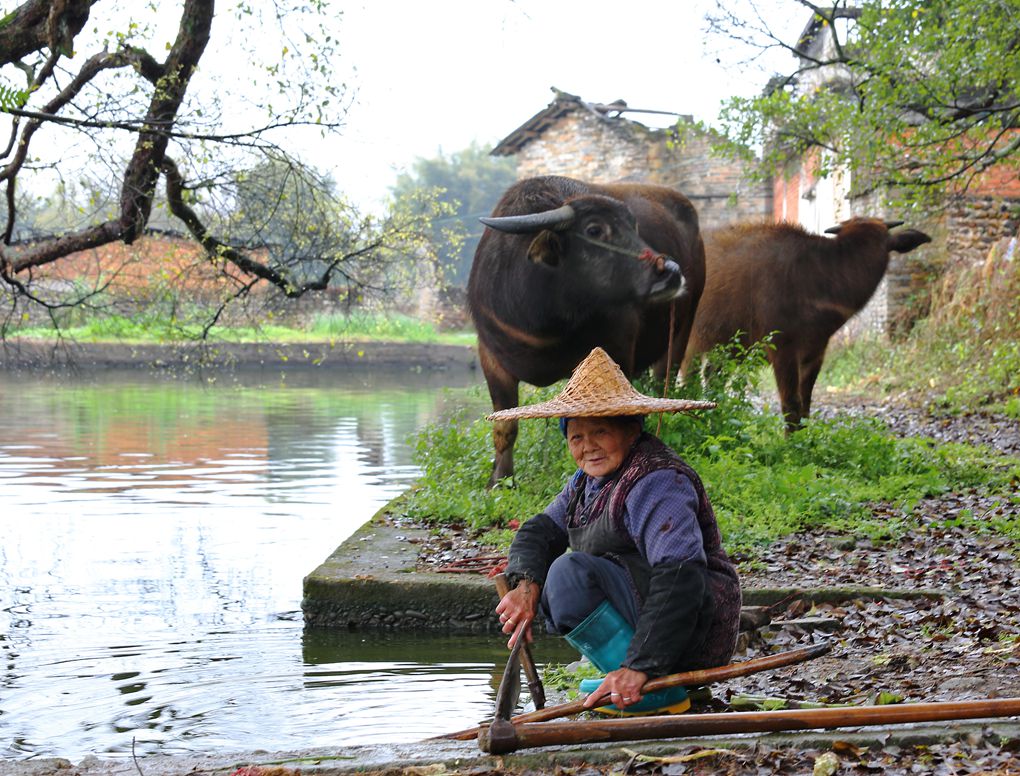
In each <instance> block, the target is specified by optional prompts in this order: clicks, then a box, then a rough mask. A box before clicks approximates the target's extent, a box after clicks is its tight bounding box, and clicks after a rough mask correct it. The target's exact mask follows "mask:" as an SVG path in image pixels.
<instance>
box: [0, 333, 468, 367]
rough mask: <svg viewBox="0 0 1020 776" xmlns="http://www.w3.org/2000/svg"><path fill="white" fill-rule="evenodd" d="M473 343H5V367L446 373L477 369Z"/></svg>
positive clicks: (1, 346) (0, 348)
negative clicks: (392, 369)
mask: <svg viewBox="0 0 1020 776" xmlns="http://www.w3.org/2000/svg"><path fill="white" fill-rule="evenodd" d="M477 360H478V357H477V354H476V352H475V349H474V348H473V347H471V346H469V345H441V344H436V343H414V342H339V341H332V342H329V341H322V342H289V343H257V342H183V343H172V344H166V345H161V344H135V343H109V342H72V341H69V340H60V341H39V340H19V339H10V340H6V341H2V342H0V368H3V369H8V370H13V369H25V370H31V369H47V370H51V369H54V368H73V369H104V368H110V367H144V368H155V369H168V370H173V369H179V370H193V369H202V368H208V369H217V368H237V369H242V368H269V367H286V368H288V369H292V368H301V367H352V366H369V367H400V368H403V369H413V368H421V369H428V370H443V369H454V368H459V369H463V368H470V369H474V368H475V367H476V366H477Z"/></svg>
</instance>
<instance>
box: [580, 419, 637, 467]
mask: <svg viewBox="0 0 1020 776" xmlns="http://www.w3.org/2000/svg"><path fill="white" fill-rule="evenodd" d="M640 434H641V427H640V426H639V425H638V424H636V423H621V422H620V421H618V420H616V419H615V418H571V419H570V420H569V421H567V445H568V446H569V447H570V454H571V455H572V456H574V460H575V461H577V465H578V467H579V468H580V469H581V470H582V471H583V472H584V473H585V474H587V475H588V476H589V477H605V476H606V475H607V474H612V473H613V472H615V471H616V470H617V469H619V468H620V464H622V463H623V459H624V458H626V457H627V453H628V452H630V448H631V445H633V444H634V441H635V440H636V439H637V438H638V436H640Z"/></svg>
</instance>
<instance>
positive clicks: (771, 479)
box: [406, 345, 1020, 556]
mask: <svg viewBox="0 0 1020 776" xmlns="http://www.w3.org/2000/svg"><path fill="white" fill-rule="evenodd" d="M765 347H766V345H759V346H755V347H754V348H752V349H751V350H750V351H749V352H746V353H742V354H740V357H739V358H732V357H728V356H727V355H726V354H725V353H724V352H723V351H722V350H718V351H716V352H714V353H713V354H711V357H710V362H709V368H708V369H707V371H706V375H707V377H706V379H705V380H704V381H702V380H694V379H691V380H689V381H688V382H687V383H685V384H682V385H678V386H675V387H674V388H673V389H672V390H671V391H670V395H671V396H673V397H676V398H688V399H708V400H711V401H715V402H716V403H717V408H716V409H715V410H710V411H707V412H701V413H692V414H674V415H664V416H662V417H661V419H660V418H659V417H657V416H652V417H649V418H647V419H646V421H645V425H646V428H647V429H648V430H649V431H652V432H656V431H657V433H658V435H659V436H660V437H661V438H662V439H663V441H665V442H666V443H667V444H668V445H670V446H671V447H672V448H673V449H674V450H676V451H677V452H678V453H679V454H680V455H681V456H682V457H683V458H685V459H686V460H687V461H688V463H690V464H691V465H692V466H693V467H694V469H695V470H696V471H698V473H699V474H700V475H701V477H702V479H703V481H704V483H705V485H706V488H707V489H708V492H709V495H710V497H711V499H712V504H713V507H714V509H715V512H716V516H717V518H718V521H719V525H720V529H721V531H722V534H723V537H724V540H725V542H726V545H727V548H728V549H729V550H731V551H733V552H738V553H741V554H748V555H752V556H753V555H754V554H755V553H756V551H758V550H760V548H762V547H763V546H766V545H767V544H768V543H769V542H770V541H772V540H774V539H776V538H778V537H780V536H784V535H788V534H793V533H797V532H800V531H821V530H826V531H839V532H844V533H849V534H852V535H858V536H869V537H884V538H890V537H892V538H895V537H896V536H897V535H898V534H899V533H901V532H902V531H903V530H905V529H904V528H903V526H904V525H906V523H907V521H906V518H907V516H908V515H909V513H910V511H911V510H912V509H913V507H914V506H915V505H916V504H917V502H918V501H919V500H920V499H922V498H925V497H927V496H933V495H937V494H940V493H944V492H947V491H950V490H955V489H967V488H974V487H988V488H990V489H992V490H993V491H994V490H995V489H996V488H999V487H1002V488H1005V487H1006V486H1007V485H1008V483H1009V482H1010V481H1011V479H1012V478H1014V477H1017V476H1020V462H1017V461H1016V460H1013V459H1009V458H1004V457H1002V456H1000V455H997V454H995V453H994V452H991V451H988V450H985V449H980V448H975V447H971V446H967V445H962V444H946V443H938V444H936V443H935V442H934V441H932V440H927V439H919V438H906V439H903V438H899V437H896V436H895V435H893V434H892V433H891V432H890V431H889V429H888V428H887V427H886V426H885V425H884V424H883V423H882V422H881V421H878V420H874V419H867V418H863V419H862V418H852V417H845V416H840V417H837V418H834V419H831V420H809V421H807V422H806V424H805V426H804V428H803V429H802V430H800V431H798V432H797V433H795V434H792V435H790V436H786V434H785V433H784V425H783V420H782V418H781V417H780V416H779V415H778V414H777V413H775V412H773V411H771V410H769V409H768V408H767V407H762V406H760V404H761V403H760V401H759V400H758V399H757V397H758V396H759V394H760V388H761V386H760V381H761V379H762V377H763V375H765V374H766V372H765V370H764V369H763V364H764V348H765ZM636 386H637V388H638V389H639V390H641V391H642V392H644V393H647V394H649V395H661V393H662V391H663V386H662V383H661V382H658V383H656V382H655V381H653V380H651V379H642V380H638V381H636ZM561 387H562V386H560V385H557V386H552V387H550V388H546V389H542V390H535V391H532V392H530V393H529V394H527V395H526V397H525V401H526V402H529V403H531V402H536V401H543V400H545V399H548V398H551V397H552V396H554V395H555V394H556V393H558V391H559V390H560V388H561ZM490 433H491V425H490V424H489V423H488V422H486V421H484V420H482V419H480V418H477V417H474V418H471V417H465V416H464V415H463V414H461V415H459V416H455V417H452V418H449V419H447V420H444V421H441V422H439V423H436V424H434V425H432V426H430V427H428V428H426V429H425V430H423V431H422V432H421V434H420V435H419V436H418V438H417V441H416V446H415V450H416V459H417V463H418V464H419V465H420V466H421V468H422V470H423V475H422V479H421V485H422V487H420V488H418V489H416V490H415V491H414V493H413V494H411V495H410V496H409V498H408V500H407V502H406V508H407V512H408V514H409V515H410V516H411V517H413V518H414V519H416V520H418V521H420V522H424V523H434V524H444V523H447V524H450V523H455V524H459V525H467V526H469V527H471V528H473V529H476V530H478V531H484V530H490V529H505V528H506V526H507V525H508V524H509V523H510V521H511V520H518V521H523V520H525V519H527V518H528V517H530V516H532V515H534V514H537V513H538V512H541V511H542V509H543V508H544V507H545V506H546V505H548V503H549V502H550V501H551V500H552V499H553V497H554V496H555V495H556V494H557V493H558V492H559V490H560V489H561V488H562V486H563V483H564V482H565V481H566V478H567V477H568V476H569V475H570V474H571V473H572V472H573V471H574V468H575V465H574V463H573V460H572V459H571V458H570V456H569V454H568V453H567V450H566V445H565V443H564V441H563V437H562V435H561V434H560V432H559V428H558V425H557V422H556V421H555V420H525V421H523V422H521V423H520V435H519V437H518V441H517V445H516V448H515V470H516V474H515V477H514V481H513V482H503V483H500V484H499V485H498V486H497V487H495V488H493V489H491V490H487V489H486V488H485V484H486V481H487V478H488V476H489V471H490V469H491V461H492V441H491V438H490ZM878 503H881V504H883V505H884V507H883V509H882V514H881V516H880V517H876V516H875V510H874V508H873V505H875V504H878ZM897 514H901V515H902V516H903V517H904V520H903V521H900V520H898V519H897V518H896V515H897ZM1007 523H1008V521H1005V520H1004V521H1003V524H1002V525H1001V530H1003V532H1005V533H1012V532H1013V531H1015V526H1013V525H1011V524H1007ZM986 524H987V525H989V526H992V527H994V528H997V529H998V528H999V526H998V525H997V524H996V523H994V522H993V521H991V520H989V521H987V522H986ZM492 536H493V537H494V538H497V539H498V540H500V542H501V543H502V542H504V541H505V542H506V543H509V540H510V538H511V536H512V534H511V533H509V532H506V533H502V534H493V535H492Z"/></svg>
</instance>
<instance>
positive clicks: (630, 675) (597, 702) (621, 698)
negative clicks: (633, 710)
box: [584, 668, 648, 709]
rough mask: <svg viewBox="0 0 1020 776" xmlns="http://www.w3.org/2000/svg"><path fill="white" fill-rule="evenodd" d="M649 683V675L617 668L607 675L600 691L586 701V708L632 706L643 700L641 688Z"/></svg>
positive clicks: (593, 693) (599, 687)
mask: <svg viewBox="0 0 1020 776" xmlns="http://www.w3.org/2000/svg"><path fill="white" fill-rule="evenodd" d="M647 681H648V674H646V673H644V672H643V671H634V670H632V669H630V668H617V669H616V670H615V671H610V672H609V673H608V674H606V678H605V679H603V680H602V684H600V685H599V686H598V689H597V690H595V691H594V692H592V693H591V695H589V696H588V697H587V698H585V699H584V707H585V708H586V709H593V708H595V707H596V706H605V705H606V704H607V703H612V704H615V705H616V706H617V707H619V708H621V709H622V708H624V707H625V706H630V705H631V704H634V703H637V702H638V701H639V700H641V698H642V695H641V688H642V687H644V686H645V682H647Z"/></svg>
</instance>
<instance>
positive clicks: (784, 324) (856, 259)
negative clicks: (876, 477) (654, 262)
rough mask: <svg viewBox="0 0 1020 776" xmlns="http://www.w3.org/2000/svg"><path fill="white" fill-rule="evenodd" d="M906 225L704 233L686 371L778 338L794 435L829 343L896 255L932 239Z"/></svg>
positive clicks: (867, 222)
mask: <svg viewBox="0 0 1020 776" xmlns="http://www.w3.org/2000/svg"><path fill="white" fill-rule="evenodd" d="M902 223H903V222H902V221H882V220H880V219H877V218H852V219H850V220H849V221H844V222H843V223H842V224H840V225H839V226H833V227H830V228H829V229H826V230H825V231H826V232H827V233H829V234H834V235H835V239H833V238H831V237H825V236H824V235H820V234H811V233H810V232H807V231H805V230H804V229H802V228H801V227H800V226H798V225H796V224H790V223H778V224H772V223H758V224H739V225H735V226H729V227H723V228H722V229H717V230H712V231H708V232H706V233H705V247H706V251H707V258H706V263H707V272H708V278H707V280H706V284H705V293H704V295H703V296H702V298H701V304H700V305H699V306H698V311H697V315H696V316H695V320H694V330H693V333H692V334H691V339H690V346H689V347H688V349H687V356H686V360H685V362H684V365H683V371H684V373H687V372H689V371H690V370H691V369H692V368H693V365H694V363H695V360H696V359H697V357H698V355H699V354H701V353H705V352H707V351H708V350H711V349H712V348H713V347H714V346H716V345H721V344H724V343H727V342H729V341H730V340H731V339H732V338H733V337H735V336H736V335H737V332H740V333H741V334H740V337H741V343H742V344H743V345H744V346H745V347H746V346H748V345H750V344H751V343H752V342H757V341H759V340H761V339H763V338H764V337H765V336H766V335H769V334H772V335H773V337H772V340H771V347H770V348H769V349H768V350H767V351H766V354H767V356H768V359H769V361H770V362H771V363H772V371H773V373H774V374H775V377H776V387H777V389H778V391H779V399H780V403H781V405H782V411H783V415H784V417H785V418H786V426H787V431H793V430H794V429H796V428H797V427H798V426H799V425H800V423H801V421H802V420H803V419H804V418H806V417H808V415H809V414H810V412H811V393H812V391H813V390H814V387H815V380H816V379H817V378H818V371H819V370H820V369H821V367H822V361H823V360H824V359H825V350H826V348H827V347H828V345H829V339H830V338H831V337H832V335H833V334H835V333H836V331H837V330H838V329H839V328H840V327H841V326H842V325H843V324H844V323H846V322H847V320H849V319H850V317H851V316H853V315H855V314H856V313H857V311H859V310H860V309H861V308H862V307H864V305H865V304H867V302H868V300H869V299H870V298H871V295H872V294H873V293H874V292H875V288H876V287H877V286H878V284H879V282H880V281H881V280H882V276H883V275H885V271H886V268H887V267H888V266H889V252H890V251H896V252H897V253H909V252H910V251H912V250H914V249H915V248H917V247H918V246H920V245H923V244H924V243H926V242H931V238H930V237H929V236H928V235H926V234H925V233H924V232H919V231H917V230H916V229H904V230H902V231H899V232H891V231H889V230H890V229H892V228H893V227H896V226H900V225H901V224H902Z"/></svg>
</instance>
